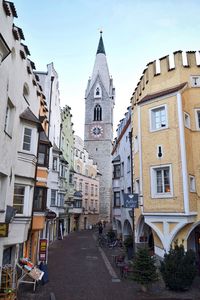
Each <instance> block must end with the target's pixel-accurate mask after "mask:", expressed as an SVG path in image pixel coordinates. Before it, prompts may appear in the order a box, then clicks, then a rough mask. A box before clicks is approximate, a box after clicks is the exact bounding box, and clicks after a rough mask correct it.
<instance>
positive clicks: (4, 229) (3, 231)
mask: <svg viewBox="0 0 200 300" xmlns="http://www.w3.org/2000/svg"><path fill="white" fill-rule="evenodd" d="M7 236H8V224H7V223H0V237H7Z"/></svg>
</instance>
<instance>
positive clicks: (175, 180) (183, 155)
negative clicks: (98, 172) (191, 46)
mask: <svg viewBox="0 0 200 300" xmlns="http://www.w3.org/2000/svg"><path fill="white" fill-rule="evenodd" d="M186 58H187V62H186V64H185V65H184V63H183V53H182V51H177V52H174V57H173V60H172V61H171V60H170V59H169V56H165V57H163V58H161V59H160V62H159V64H156V61H153V62H151V63H149V64H148V65H147V68H146V69H145V70H144V72H143V75H142V77H141V78H140V81H139V82H138V84H137V87H136V89H135V91H134V93H133V96H132V98H131V103H132V125H133V126H132V128H133V133H132V134H133V136H132V140H133V170H134V174H133V179H134V187H135V190H136V189H137V190H138V188H137V186H138V187H139V202H140V206H139V209H136V210H135V215H136V217H135V229H136V238H137V240H136V242H137V243H138V244H140V243H144V242H145V243H149V245H150V246H151V248H152V247H153V249H154V252H155V254H157V255H158V256H160V257H163V256H164V253H165V252H167V251H169V249H170V246H171V245H172V246H173V243H174V242H175V241H178V243H183V244H184V246H185V249H193V250H194V251H195V252H196V256H197V260H200V66H198V65H197V62H196V53H195V52H193V51H190V52H186ZM156 66H159V69H160V70H159V71H158V70H157V69H156Z"/></svg>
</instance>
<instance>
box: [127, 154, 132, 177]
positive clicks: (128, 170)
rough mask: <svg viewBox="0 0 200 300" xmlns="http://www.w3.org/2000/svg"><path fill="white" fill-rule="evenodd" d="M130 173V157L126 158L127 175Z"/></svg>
mask: <svg viewBox="0 0 200 300" xmlns="http://www.w3.org/2000/svg"><path fill="white" fill-rule="evenodd" d="M130 171H131V158H130V155H129V156H128V157H127V173H129V172H130Z"/></svg>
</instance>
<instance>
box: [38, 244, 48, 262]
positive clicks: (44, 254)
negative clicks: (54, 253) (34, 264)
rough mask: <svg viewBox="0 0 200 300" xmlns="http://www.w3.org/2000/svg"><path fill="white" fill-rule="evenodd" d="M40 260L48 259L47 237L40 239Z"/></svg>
mask: <svg viewBox="0 0 200 300" xmlns="http://www.w3.org/2000/svg"><path fill="white" fill-rule="evenodd" d="M39 260H40V261H46V260H47V239H40V243H39Z"/></svg>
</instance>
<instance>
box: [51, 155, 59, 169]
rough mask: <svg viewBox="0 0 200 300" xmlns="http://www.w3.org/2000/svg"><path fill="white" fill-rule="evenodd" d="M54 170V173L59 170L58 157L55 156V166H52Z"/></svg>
mask: <svg viewBox="0 0 200 300" xmlns="http://www.w3.org/2000/svg"><path fill="white" fill-rule="evenodd" d="M52 169H53V171H57V170H58V159H57V157H56V156H53V165H52Z"/></svg>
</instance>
